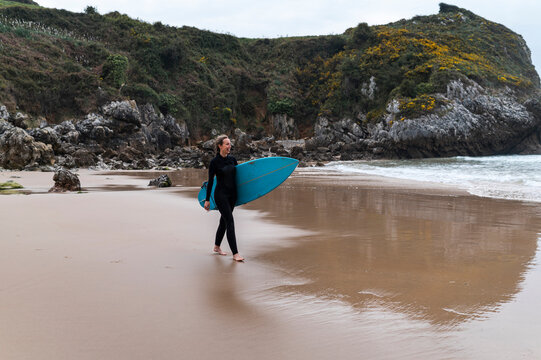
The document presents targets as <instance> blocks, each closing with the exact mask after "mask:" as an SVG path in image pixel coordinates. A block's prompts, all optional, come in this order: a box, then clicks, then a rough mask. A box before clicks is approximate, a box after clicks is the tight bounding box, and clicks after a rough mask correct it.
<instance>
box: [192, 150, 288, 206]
mask: <svg viewBox="0 0 541 360" xmlns="http://www.w3.org/2000/svg"><path fill="white" fill-rule="evenodd" d="M298 164H299V160H297V159H292V158H288V157H280V156H276V157H268V158H262V159H255V160H251V161H247V162H245V163H242V164H239V165H237V176H236V181H237V202H236V203H235V206H239V205H242V204H246V203H248V202H250V201H253V200H255V199H258V198H260V197H262V196H263V195H265V194H268V193H269V192H270V191H272V190H273V189H275V188H277V187H278V186H279V185H280V184H281V183H283V182H284V181H285V180H286V179H287V178H288V177H289V175H291V173H292V172H293V170H295V168H296V167H297V165H298ZM216 183H217V181H216V177H215V178H214V182H213V186H212V192H211V195H210V199H209V201H210V209H211V210H216V209H217V208H216V203H215V202H214V190H215V189H216ZM206 196H207V182H206V181H205V182H204V183H203V186H201V190H200V191H199V195H198V196H197V200H198V201H199V204H200V205H201V206H204V205H205V197H206Z"/></svg>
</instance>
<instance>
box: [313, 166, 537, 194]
mask: <svg viewBox="0 0 541 360" xmlns="http://www.w3.org/2000/svg"><path fill="white" fill-rule="evenodd" d="M323 169H324V170H326V171H337V172H342V173H350V174H351V173H360V174H369V175H377V176H386V177H393V178H398V179H405V180H414V181H431V182H437V183H442V184H448V185H454V186H457V187H459V188H462V189H465V190H467V191H469V192H470V193H471V194H474V195H477V196H483V197H492V198H500V199H512V200H523V201H533V202H541V155H511V156H489V157H455V158H442V159H422V160H375V161H340V162H332V163H329V164H328V165H327V166H325V167H324V168H323Z"/></svg>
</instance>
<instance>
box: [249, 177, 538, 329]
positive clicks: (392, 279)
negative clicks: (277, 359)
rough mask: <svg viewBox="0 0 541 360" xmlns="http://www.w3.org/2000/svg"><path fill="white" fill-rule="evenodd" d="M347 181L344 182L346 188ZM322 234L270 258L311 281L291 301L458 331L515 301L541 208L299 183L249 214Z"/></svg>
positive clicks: (323, 182) (259, 203)
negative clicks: (329, 301) (344, 305)
mask: <svg viewBox="0 0 541 360" xmlns="http://www.w3.org/2000/svg"><path fill="white" fill-rule="evenodd" d="M338 180H339V179H338ZM249 207H250V208H257V209H264V210H265V211H268V212H269V215H270V217H271V218H273V219H275V220H277V221H279V222H280V223H286V224H290V225H294V226H298V227H301V228H304V229H310V230H316V231H319V234H318V235H315V236H311V237H310V238H308V239H304V240H309V241H300V242H299V243H298V244H293V246H292V247H291V248H287V249H277V250H276V251H273V252H271V253H266V254H264V255H262V256H261V259H262V260H264V261H269V262H272V263H277V264H279V265H280V266H281V267H286V268H288V269H289V270H290V271H291V272H292V273H293V274H302V277H304V278H307V279H308V280H309V281H308V283H306V284H303V285H291V286H284V287H282V288H281V290H283V291H287V292H291V291H294V292H299V293H303V294H307V295H314V294H315V295H318V296H325V297H339V298H340V299H342V300H343V301H346V302H348V303H350V304H351V305H353V306H354V307H355V308H357V309H359V310H361V311H362V310H363V309H366V308H367V307H370V306H373V305H375V304H376V305H379V306H383V307H385V308H391V309H394V310H396V311H400V312H402V313H406V314H408V315H410V316H412V317H414V318H422V319H426V320H428V321H430V322H432V323H436V324H441V325H449V324H454V323H457V322H462V321H465V320H469V319H473V318H478V317H482V316H484V315H485V314H486V313H487V312H492V311H494V310H496V309H497V308H498V307H499V306H500V305H501V304H503V303H505V302H507V301H509V300H510V299H512V298H513V296H514V295H515V294H516V293H517V292H518V291H519V289H520V283H521V280H523V277H524V274H525V272H526V270H527V269H528V264H530V263H531V261H532V259H533V257H534V256H535V252H536V248H537V237H538V233H539V232H540V231H541V220H540V217H539V214H538V212H537V211H538V209H537V208H536V207H535V206H527V205H524V204H523V203H519V202H512V201H500V200H492V199H483V198H477V197H472V196H442V195H436V194H425V193H423V192H422V191H411V190H410V191H402V190H400V189H388V188H387V189H378V188H377V187H368V188H367V187H361V186H359V184H357V185H355V184H354V182H353V183H347V184H340V182H336V181H333V182H332V183H329V182H328V181H326V180H317V179H306V178H301V177H297V178H292V179H290V180H289V181H288V182H286V184H284V186H282V187H280V188H279V189H277V190H275V191H274V192H273V193H272V194H271V195H269V196H267V197H264V198H261V199H260V200H257V201H256V202H254V203H252V204H250V205H249Z"/></svg>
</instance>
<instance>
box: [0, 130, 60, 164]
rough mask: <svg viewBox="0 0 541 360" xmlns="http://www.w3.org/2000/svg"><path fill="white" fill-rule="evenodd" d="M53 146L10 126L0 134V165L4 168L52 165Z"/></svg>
mask: <svg viewBox="0 0 541 360" xmlns="http://www.w3.org/2000/svg"><path fill="white" fill-rule="evenodd" d="M53 163H54V153H53V148H52V146H51V145H49V144H44V143H42V142H39V141H35V140H34V138H33V137H32V136H30V135H29V134H28V133H27V132H26V131H25V130H23V129H21V128H18V127H12V128H9V129H7V130H6V131H4V132H3V133H2V135H1V136H0V166H1V167H3V168H6V169H23V168H24V167H27V166H39V165H52V164H53Z"/></svg>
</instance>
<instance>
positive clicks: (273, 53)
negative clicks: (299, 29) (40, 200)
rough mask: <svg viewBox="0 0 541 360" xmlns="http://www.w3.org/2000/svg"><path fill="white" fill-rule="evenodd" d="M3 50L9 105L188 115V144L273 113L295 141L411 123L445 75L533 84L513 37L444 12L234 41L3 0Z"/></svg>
mask: <svg viewBox="0 0 541 360" xmlns="http://www.w3.org/2000/svg"><path fill="white" fill-rule="evenodd" d="M26 2H28V3H32V1H26ZM0 46H1V49H2V51H1V53H0V102H2V103H4V104H5V105H7V107H8V109H11V110H14V109H15V108H16V107H18V108H19V109H20V110H22V111H24V112H27V113H29V114H31V115H34V116H38V115H42V116H45V117H46V118H47V120H48V121H50V122H60V121H61V120H62V119H65V118H70V117H74V116H80V115H83V114H85V113H88V112H92V111H95V110H96V109H97V108H98V106H100V105H103V104H105V103H107V102H109V101H111V100H119V99H123V98H130V99H135V100H136V101H137V102H138V103H139V104H142V103H151V104H153V105H154V106H155V107H157V108H159V109H160V110H161V111H162V112H163V113H164V114H171V115H173V116H175V117H177V118H182V119H184V120H185V121H186V122H187V123H188V127H189V128H190V130H191V133H192V135H193V136H194V137H195V138H199V137H200V136H202V135H203V134H205V133H207V132H208V131H209V130H210V129H211V128H218V129H219V130H224V131H225V130H227V129H229V128H231V127H234V126H238V127H241V128H244V129H247V130H249V131H251V132H254V131H258V130H259V131H269V126H270V125H269V121H268V120H269V117H270V115H273V114H287V115H289V116H290V117H293V118H294V119H295V120H296V123H297V126H299V128H300V130H301V134H309V133H310V131H311V129H312V127H313V124H314V121H315V120H316V118H317V116H321V115H326V116H329V117H331V118H332V117H335V118H341V117H344V116H351V117H359V114H364V115H366V116H367V118H368V121H375V122H377V121H381V120H382V113H383V111H384V109H385V107H386V104H387V103H388V102H389V101H390V100H391V99H393V98H399V99H400V101H401V104H400V106H401V108H402V110H403V115H404V116H413V115H415V114H416V113H423V111H424V112H426V111H430V110H432V109H433V108H434V107H435V105H434V104H432V101H433V97H431V96H430V94H433V93H436V92H441V91H444V90H445V87H446V86H447V84H448V83H449V81H450V80H452V79H472V80H474V81H476V82H477V83H478V84H480V85H482V86H486V87H489V88H496V89H497V88H503V87H505V86H507V87H509V88H512V89H513V90H515V91H517V93H519V94H524V93H527V92H529V91H532V90H534V89H536V88H538V87H539V77H538V75H537V73H536V72H535V69H534V67H533V66H532V64H531V61H530V53H529V50H528V48H527V46H526V44H525V42H524V40H523V39H522V37H521V36H520V35H517V34H515V33H513V32H512V31H510V30H509V29H507V28H505V27H504V26H502V25H498V24H495V23H492V22H490V21H488V20H485V19H483V18H481V17H479V16H477V15H475V14H473V13H471V12H469V11H467V10H464V9H459V8H456V7H453V6H449V5H444V4H442V5H441V11H440V13H439V14H437V15H432V16H423V17H415V18H413V19H411V20H403V21H399V22H396V23H392V24H388V25H386V26H376V27H369V26H367V25H366V24H359V25H358V26H357V27H355V28H351V29H349V30H348V31H346V32H345V33H344V34H342V35H333V36H319V37H301V38H281V39H241V38H236V37H233V36H230V35H224V34H217V33H212V32H209V31H203V30H198V29H196V28H192V27H182V28H175V27H170V26H166V25H163V24H161V23H159V22H158V23H155V24H148V23H145V22H141V21H138V20H133V19H131V18H129V17H128V16H126V15H122V14H120V13H117V12H113V13H109V14H106V15H100V14H98V13H96V12H95V10H94V9H93V8H90V7H89V8H87V9H86V12H85V13H72V12H67V11H63V10H53V9H47V8H42V7H39V6H37V5H36V4H35V3H33V4H22V3H20V2H11V1H4V0H3V1H2V2H0ZM408 104H409V105H408ZM412 104H413V105H412ZM423 106H424V107H423Z"/></svg>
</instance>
